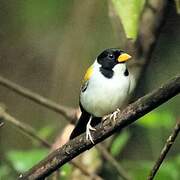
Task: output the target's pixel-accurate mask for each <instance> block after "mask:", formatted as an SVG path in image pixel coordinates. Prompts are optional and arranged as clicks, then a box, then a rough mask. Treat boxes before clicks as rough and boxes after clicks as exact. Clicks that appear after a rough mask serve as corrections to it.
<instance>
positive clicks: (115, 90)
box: [80, 61, 130, 117]
mask: <svg viewBox="0 0 180 180" xmlns="http://www.w3.org/2000/svg"><path fill="white" fill-rule="evenodd" d="M93 66H94V70H93V74H92V76H91V78H90V80H89V83H88V87H87V89H86V91H85V92H81V94H80V102H81V105H82V106H83V108H84V109H85V110H86V111H87V112H89V113H90V114H92V115H94V116H96V117H102V116H104V115H107V114H109V113H111V112H113V111H115V110H116V109H117V108H120V107H121V106H122V104H123V103H124V101H125V100H126V99H127V96H128V93H129V87H130V79H129V76H124V72H125V70H126V65H125V64H118V65H116V66H115V67H114V68H113V71H114V75H113V77H112V78H110V79H108V78H106V77H104V75H102V73H101V72H100V71H99V67H100V65H99V64H98V63H97V61H95V63H94V64H93Z"/></svg>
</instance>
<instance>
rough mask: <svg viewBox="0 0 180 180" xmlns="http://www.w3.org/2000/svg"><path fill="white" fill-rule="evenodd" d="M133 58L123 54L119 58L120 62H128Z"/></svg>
mask: <svg viewBox="0 0 180 180" xmlns="http://www.w3.org/2000/svg"><path fill="white" fill-rule="evenodd" d="M130 58H131V56H130V55H129V54H127V53H122V54H121V55H120V56H119V57H118V62H126V61H127V60H129V59H130Z"/></svg>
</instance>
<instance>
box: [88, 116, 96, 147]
mask: <svg viewBox="0 0 180 180" xmlns="http://www.w3.org/2000/svg"><path fill="white" fill-rule="evenodd" d="M91 120H92V116H91V117H90V119H89V121H88V123H87V125H86V140H90V141H91V142H92V143H93V144H94V141H93V138H92V136H91V131H96V129H95V128H93V127H92V126H91ZM90 130H91V131H90Z"/></svg>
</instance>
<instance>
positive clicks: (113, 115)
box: [110, 108, 121, 122]
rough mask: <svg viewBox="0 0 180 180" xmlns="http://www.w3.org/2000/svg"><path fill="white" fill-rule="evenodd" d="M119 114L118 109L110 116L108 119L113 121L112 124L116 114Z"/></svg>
mask: <svg viewBox="0 0 180 180" xmlns="http://www.w3.org/2000/svg"><path fill="white" fill-rule="evenodd" d="M120 112H121V110H120V109H119V108H118V109H117V110H116V111H114V112H113V113H112V114H111V115H110V119H111V120H113V122H115V121H116V119H117V116H118V114H119V113H120Z"/></svg>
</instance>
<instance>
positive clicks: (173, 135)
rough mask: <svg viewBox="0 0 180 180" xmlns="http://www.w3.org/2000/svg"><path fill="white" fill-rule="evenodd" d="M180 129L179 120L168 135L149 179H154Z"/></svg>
mask: <svg viewBox="0 0 180 180" xmlns="http://www.w3.org/2000/svg"><path fill="white" fill-rule="evenodd" d="M179 131H180V121H178V122H177V123H176V125H175V127H174V129H173V131H172V133H171V135H170V136H169V137H168V139H167V141H166V143H165V145H164V147H163V149H162V151H161V153H160V156H159V158H158V159H157V161H156V162H155V164H154V166H153V168H152V170H151V172H150V174H149V176H148V177H147V180H152V179H154V177H155V175H156V173H157V171H158V169H159V168H160V166H161V164H162V162H163V161H164V159H165V157H166V155H167V153H168V152H169V150H170V148H171V147H172V145H173V144H174V142H175V140H176V138H177V136H178V133H179Z"/></svg>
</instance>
